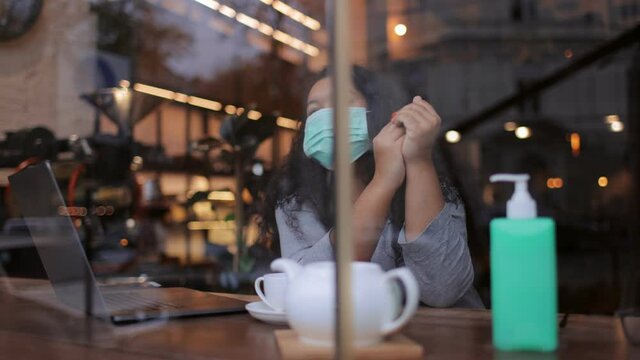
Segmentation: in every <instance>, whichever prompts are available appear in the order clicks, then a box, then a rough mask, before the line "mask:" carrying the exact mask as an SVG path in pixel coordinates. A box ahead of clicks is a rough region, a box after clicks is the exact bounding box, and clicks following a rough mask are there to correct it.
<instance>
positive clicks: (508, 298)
mask: <svg viewBox="0 0 640 360" xmlns="http://www.w3.org/2000/svg"><path fill="white" fill-rule="evenodd" d="M528 180H529V175H510V174H498V175H494V176H492V177H491V181H492V182H495V181H513V182H515V183H516V190H515V192H514V195H513V197H512V198H511V200H509V202H508V203H507V217H506V218H498V219H494V220H493V221H491V225H490V235H491V253H490V256H491V302H492V313H493V344H494V346H495V347H496V348H497V349H498V350H501V351H545V352H548V351H554V350H555V349H556V348H557V347H558V322H557V311H558V310H557V309H558V300H557V298H558V297H557V271H556V241H555V234H556V227H555V222H554V221H553V219H551V218H543V217H540V218H539V217H537V209H536V203H535V201H534V200H533V199H532V198H531V196H530V195H529V193H528V191H527V181H528Z"/></svg>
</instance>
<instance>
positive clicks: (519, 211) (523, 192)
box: [489, 174, 538, 219]
mask: <svg viewBox="0 0 640 360" xmlns="http://www.w3.org/2000/svg"><path fill="white" fill-rule="evenodd" d="M489 181H491V182H492V183H493V182H498V181H504V182H513V183H515V191H514V192H513V196H512V197H511V199H509V201H507V218H509V219H533V218H535V217H536V216H538V210H537V206H536V202H535V200H533V198H532V197H531V195H530V194H529V191H528V190H527V181H529V175H528V174H495V175H491V177H490V178H489Z"/></svg>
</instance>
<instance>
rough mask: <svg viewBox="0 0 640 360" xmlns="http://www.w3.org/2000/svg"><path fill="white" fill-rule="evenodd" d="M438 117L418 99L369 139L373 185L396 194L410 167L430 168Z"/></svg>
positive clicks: (438, 121)
mask: <svg viewBox="0 0 640 360" xmlns="http://www.w3.org/2000/svg"><path fill="white" fill-rule="evenodd" d="M440 123H441V120H440V116H439V115H438V113H437V112H436V111H435V109H434V108H433V106H431V104H429V103H428V102H426V101H425V100H423V99H422V98H421V97H420V96H416V97H414V98H413V101H412V102H411V103H410V104H407V105H405V106H404V107H402V108H401V109H400V110H398V111H397V112H396V113H394V115H393V116H392V118H391V121H389V123H388V124H387V125H385V127H384V128H382V130H380V133H378V135H376V137H374V138H373V155H374V158H375V164H376V170H375V173H374V177H373V181H375V182H376V183H378V184H380V185H382V186H385V187H388V188H389V190H393V191H395V190H397V189H398V188H399V187H400V186H401V185H402V183H403V182H404V179H405V177H406V173H407V169H408V168H410V167H413V166H423V165H432V158H431V156H432V149H433V146H434V144H435V142H436V138H437V136H438V132H439V131H440Z"/></svg>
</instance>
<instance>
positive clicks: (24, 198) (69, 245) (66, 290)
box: [9, 161, 108, 316]
mask: <svg viewBox="0 0 640 360" xmlns="http://www.w3.org/2000/svg"><path fill="white" fill-rule="evenodd" d="M9 183H10V185H11V191H12V193H13V194H14V196H15V198H16V201H17V203H18V206H19V208H20V211H21V212H22V215H23V217H24V220H25V223H26V225H27V227H28V228H29V232H30V233H31V238H32V239H33V242H34V244H35V246H36V248H37V250H38V254H39V255H40V259H41V260H42V264H43V266H44V268H45V270H46V272H47V275H48V276H49V280H51V283H52V285H53V288H54V290H55V292H56V297H57V298H58V299H59V300H60V301H62V302H64V303H65V304H67V305H68V306H71V307H72V308H75V309H77V310H80V311H82V312H84V313H87V314H93V315H98V316H108V312H107V308H106V306H105V303H104V299H103V298H102V296H101V294H100V292H99V290H98V288H97V284H96V281H95V278H94V276H93V272H92V271H91V267H90V266H89V262H88V261H87V257H86V255H85V253H84V249H83V248H82V244H81V243H80V239H79V237H78V233H77V231H76V229H75V227H74V225H73V223H72V221H71V218H70V217H69V216H68V211H67V208H66V206H65V203H64V200H63V198H62V194H61V193H60V190H59V188H58V185H57V183H56V180H55V177H54V176H53V172H52V171H51V165H50V164H49V162H48V161H45V162H43V163H40V164H38V165H35V166H30V167H28V168H26V169H24V170H22V171H20V172H18V173H17V174H14V175H11V176H9Z"/></svg>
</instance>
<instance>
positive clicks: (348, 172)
mask: <svg viewBox="0 0 640 360" xmlns="http://www.w3.org/2000/svg"><path fill="white" fill-rule="evenodd" d="M332 5H333V6H331V10H332V11H329V12H328V14H329V16H330V20H331V21H330V23H332V25H333V26H331V27H330V31H331V50H332V51H331V57H330V59H331V64H330V65H331V67H332V68H333V73H332V75H333V77H332V80H333V81H332V98H333V99H332V100H333V108H334V112H333V113H334V119H333V120H334V123H335V129H336V134H335V139H336V141H335V177H336V193H335V201H336V223H335V224H336V227H335V229H336V281H337V296H336V308H337V314H336V332H335V333H336V353H335V355H336V358H337V359H351V358H353V352H352V345H353V340H352V339H353V318H352V314H353V311H352V301H351V260H352V258H353V256H352V252H353V250H352V241H351V239H352V236H351V211H352V206H353V204H352V194H351V193H352V179H353V173H352V171H353V170H352V168H351V161H350V160H351V159H350V153H351V151H350V149H349V100H350V89H351V86H352V85H351V64H350V54H349V49H350V46H351V41H350V39H351V36H350V31H349V13H350V12H349V10H350V6H349V1H348V0H333V2H332Z"/></svg>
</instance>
